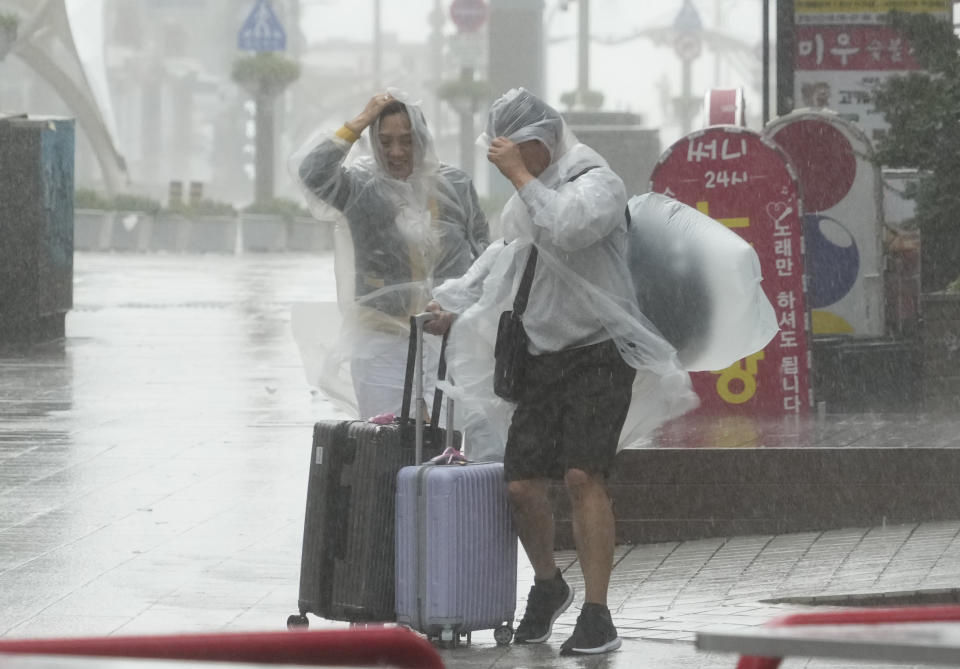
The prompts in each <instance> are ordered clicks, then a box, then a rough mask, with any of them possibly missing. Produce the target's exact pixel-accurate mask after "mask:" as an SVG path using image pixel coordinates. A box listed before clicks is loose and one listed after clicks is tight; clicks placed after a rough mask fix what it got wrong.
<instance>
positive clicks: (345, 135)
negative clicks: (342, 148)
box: [335, 126, 360, 142]
mask: <svg viewBox="0 0 960 669" xmlns="http://www.w3.org/2000/svg"><path fill="white" fill-rule="evenodd" d="M335 134H336V136H337V137H339V138H340V139H345V140H347V141H348V142H355V141H357V140H358V139H360V135H358V134H357V133H355V132H354V131H353V130H351V129H350V128H348V127H347V126H342V127H341V128H340V129H339V130H337V132H336V133H335Z"/></svg>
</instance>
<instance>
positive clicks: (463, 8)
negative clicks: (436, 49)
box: [450, 0, 487, 33]
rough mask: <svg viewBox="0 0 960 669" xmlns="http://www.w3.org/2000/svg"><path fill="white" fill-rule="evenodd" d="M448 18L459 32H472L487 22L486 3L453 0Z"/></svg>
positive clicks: (479, 0) (478, 0)
mask: <svg viewBox="0 0 960 669" xmlns="http://www.w3.org/2000/svg"><path fill="white" fill-rule="evenodd" d="M450 18H451V19H453V23H454V25H456V26H457V29H458V30H459V31H460V32H462V33H471V32H474V31H475V30H477V29H478V28H480V26H482V25H483V23H484V21H486V20H487V3H486V2H484V0H453V4H451V5H450Z"/></svg>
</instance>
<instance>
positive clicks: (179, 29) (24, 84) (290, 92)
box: [0, 0, 773, 206]
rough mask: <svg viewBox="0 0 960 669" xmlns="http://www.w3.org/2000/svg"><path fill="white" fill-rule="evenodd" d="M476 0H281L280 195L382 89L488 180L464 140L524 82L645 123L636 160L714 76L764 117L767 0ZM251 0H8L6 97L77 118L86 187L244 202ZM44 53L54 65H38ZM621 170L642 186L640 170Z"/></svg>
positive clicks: (713, 83) (750, 117)
mask: <svg viewBox="0 0 960 669" xmlns="http://www.w3.org/2000/svg"><path fill="white" fill-rule="evenodd" d="M458 2H461V3H462V4H463V5H472V4H474V3H473V2H464V1H463V0H458ZM475 2H477V3H479V5H481V6H483V8H484V10H485V14H484V16H483V18H482V20H481V21H479V25H477V26H474V27H469V28H467V29H465V28H464V26H463V25H459V26H458V22H457V21H455V20H454V17H453V15H454V14H455V11H453V10H452V6H451V5H452V4H456V3H452V2H451V1H450V0H407V1H405V2H403V3H389V2H387V3H382V2H381V0H272V2H271V5H272V8H273V10H274V12H275V14H276V17H277V18H278V20H279V21H280V22H281V24H282V25H283V27H284V29H285V31H286V35H287V43H286V51H285V53H284V55H285V56H287V57H288V58H291V59H294V60H296V61H298V62H299V63H300V66H301V75H300V78H299V79H298V80H297V81H296V82H295V83H294V84H293V85H292V86H290V87H289V88H288V89H287V91H286V92H285V93H284V94H283V95H282V97H281V98H280V99H279V100H278V102H277V106H276V110H275V113H276V129H277V143H276V146H277V157H276V160H277V170H276V172H277V175H278V179H277V188H276V190H277V195H281V196H287V197H297V192H296V189H295V188H294V186H293V184H292V182H291V180H290V179H289V177H288V176H287V173H286V168H285V164H284V163H285V159H286V156H288V155H289V154H290V153H291V152H292V151H293V150H294V149H295V148H296V147H297V146H299V144H300V143H301V142H303V141H304V140H305V139H306V138H307V137H308V136H309V135H310V134H311V133H313V132H315V131H317V130H320V129H328V128H332V127H335V126H337V125H339V124H340V123H342V122H343V121H344V120H346V119H348V118H351V117H352V116H353V115H355V114H356V113H357V112H358V111H359V110H360V109H362V107H363V105H364V104H365V102H366V101H367V100H368V99H369V97H370V95H371V94H372V93H373V92H375V91H376V90H378V89H380V88H383V87H385V86H388V85H389V86H396V87H399V88H402V89H404V90H406V91H408V92H410V93H411V94H412V95H413V96H414V97H416V98H419V99H421V100H422V101H423V103H424V109H425V110H426V112H427V114H428V117H429V121H430V123H431V126H432V128H433V130H434V133H435V135H436V138H437V147H438V152H439V154H440V157H441V159H442V160H445V161H447V162H451V163H455V164H461V163H462V162H463V161H464V160H465V161H466V162H469V163H471V164H470V165H466V166H465V167H466V168H467V169H471V170H472V171H474V172H475V173H476V179H477V183H478V187H479V188H480V190H481V192H484V193H486V192H487V190H488V182H489V173H488V171H487V170H486V169H485V167H484V162H483V156H482V155H479V153H480V152H476V153H475V154H474V155H472V156H471V155H467V154H466V152H467V151H468V149H469V148H470V147H471V146H472V137H465V136H464V135H465V134H466V133H473V135H474V136H475V135H476V134H478V133H479V132H480V131H481V130H482V127H481V125H482V122H483V111H484V110H485V109H486V106H487V104H488V103H489V101H490V100H491V99H492V97H495V96H497V95H499V94H501V93H503V92H504V90H505V89H506V87H509V86H513V85H524V86H526V87H527V88H530V89H532V90H534V91H535V92H537V93H539V94H541V95H543V96H544V97H546V99H547V100H548V101H549V102H551V103H552V104H554V105H555V106H557V107H558V108H560V109H563V110H570V111H572V112H576V113H579V116H577V117H576V123H577V124H579V125H578V127H579V126H582V125H583V124H584V123H587V122H588V121H589V120H590V119H594V121H595V122H596V123H597V124H601V125H602V124H603V123H608V122H610V121H611V119H616V118H620V119H623V118H626V119H628V120H629V125H630V127H631V128H632V129H633V131H636V132H640V133H641V134H640V135H637V138H636V140H635V141H633V143H632V144H631V146H636V147H639V148H638V149H637V150H641V149H642V150H643V151H644V152H646V153H650V154H651V155H652V158H651V157H650V156H645V157H642V159H641V160H639V163H641V164H643V165H648V166H649V164H651V162H652V160H655V158H656V154H658V153H659V151H660V150H661V149H662V148H663V147H665V146H668V145H669V144H670V143H671V142H672V141H674V140H675V139H677V138H679V137H680V136H681V135H682V134H683V132H684V131H685V130H688V129H689V128H690V127H694V128H695V127H699V125H698V124H700V123H701V119H700V118H699V115H700V113H701V108H702V100H703V95H704V92H705V91H707V90H709V89H711V88H718V87H719V88H724V87H725V88H735V87H742V88H743V89H744V91H745V98H746V101H747V102H746V107H745V111H746V125H747V126H748V127H753V128H756V129H759V127H760V125H761V119H760V112H761V104H760V102H761V100H760V95H761V90H762V87H761V55H762V54H761V34H762V25H761V12H760V5H761V3H760V2H758V1H757V0H664V2H661V3H657V4H656V5H655V6H654V5H652V3H638V2H635V1H634V0H592V1H590V0H487V1H486V2H484V1H483V0H475ZM254 5H255V0H0V15H3V14H8V15H9V14H14V15H17V16H18V17H19V19H20V26H19V33H20V34H19V37H18V38H17V40H16V41H15V42H14V43H13V45H12V47H8V51H9V53H6V52H5V51H4V49H2V48H0V110H2V111H4V112H7V113H15V112H29V113H30V114H62V115H67V116H77V117H78V127H77V162H76V181H77V185H78V187H85V188H93V189H98V190H108V191H109V190H113V191H123V192H131V193H137V194H143V195H148V196H151V197H154V198H156V199H159V200H161V201H162V200H164V199H165V197H166V193H167V189H168V184H169V183H170V182H171V181H182V182H184V183H187V182H200V183H203V184H204V188H205V193H204V194H205V196H207V197H210V198H213V199H217V200H222V201H226V202H231V203H233V204H235V205H240V206H242V205H244V204H246V203H249V202H250V201H251V199H252V197H253V151H254V137H253V132H254V124H253V119H254V104H253V101H252V100H251V99H250V98H249V96H248V95H247V94H246V93H245V92H244V91H243V90H242V89H241V88H240V87H239V86H238V85H237V84H236V83H234V82H233V81H232V80H231V76H230V72H231V67H232V64H233V62H234V61H235V60H236V59H237V58H238V57H240V56H243V55H248V54H245V53H244V52H242V51H239V50H238V48H237V33H238V30H239V29H240V26H241V25H242V24H243V21H244V19H245V18H246V16H247V15H248V14H249V13H250V11H251V9H252V8H253V7H254ZM466 9H468V10H469V9H470V7H467V8H466ZM585 18H586V19H587V23H586V25H585V24H584V19H585ZM64 23H66V25H64ZM57 35H59V38H58V37H57ZM71 40H72V42H73V43H72V44H71ZM73 47H75V52H76V57H73V56H72V54H70V50H71V48H73ZM771 48H773V47H771ZM42 54H46V56H47V60H49V61H50V62H52V63H53V64H54V65H55V66H56V67H54V68H53V70H57V69H58V68H59V70H61V72H60V73H59V75H58V74H57V73H56V72H54V73H51V71H50V67H46V68H45V67H44V66H41V65H38V63H39V61H40V60H43V58H42V57H41V55H42ZM4 55H5V57H3V56H4ZM71 58H73V60H74V61H76V60H79V61H80V62H81V65H82V67H83V73H82V75H81V74H80V71H79V70H78V69H77V66H76V64H73V65H71V64H70V61H71ZM84 76H85V78H86V84H84V83H83V81H82V79H83V78H84ZM65 80H66V81H70V80H72V81H74V84H75V85H76V87H77V89H78V90H80V91H85V93H84V94H85V95H86V97H87V99H88V100H93V101H94V103H95V104H94V105H92V106H94V107H95V108H96V112H97V114H98V115H99V118H97V119H91V118H85V117H83V118H81V116H80V114H79V113H78V111H77V109H76V107H77V96H78V95H80V94H79V93H76V94H73V95H71V94H70V93H69V92H68V93H65V91H64V86H65V84H63V83H62V82H63V81H65ZM458 82H460V83H458ZM463 82H468V83H463ZM501 89H503V90H501ZM583 93H587V94H588V95H583ZM465 105H466V106H465ZM604 113H609V114H612V116H603V114H604ZM97 127H99V128H101V129H102V132H100V134H101V135H103V134H105V135H106V136H108V137H109V140H110V141H109V142H108V143H105V142H104V138H103V137H102V136H97V137H95V135H97V132H98V131H97V130H96V128H97ZM641 135H642V136H641ZM465 139H469V140H470V141H464V140H465ZM597 141H601V142H602V140H601V139H598V140H597ZM598 148H599V147H598ZM644 169H648V167H644V168H642V169H641V172H642V171H643V170H644ZM107 172H109V174H108V173H107ZM623 176H624V177H625V179H627V181H628V182H630V183H631V184H633V185H634V188H640V187H641V186H640V184H643V183H645V182H646V178H647V177H646V176H645V175H644V174H642V173H640V172H638V173H637V174H634V175H623Z"/></svg>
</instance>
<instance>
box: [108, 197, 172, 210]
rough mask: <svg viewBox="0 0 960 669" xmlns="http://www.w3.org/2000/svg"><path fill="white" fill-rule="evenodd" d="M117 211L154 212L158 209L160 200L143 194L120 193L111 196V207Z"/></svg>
mask: <svg viewBox="0 0 960 669" xmlns="http://www.w3.org/2000/svg"><path fill="white" fill-rule="evenodd" d="M112 209H116V210H117V211H142V212H145V213H148V214H156V213H157V212H158V211H160V202H158V201H157V200H154V199H153V198H149V197H146V196H144V195H133V194H131V193H120V194H118V195H116V196H114V198H113V207H112Z"/></svg>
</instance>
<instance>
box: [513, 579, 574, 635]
mask: <svg viewBox="0 0 960 669" xmlns="http://www.w3.org/2000/svg"><path fill="white" fill-rule="evenodd" d="M572 601H573V588H571V587H570V586H569V585H567V582H566V581H564V580H563V576H562V575H561V574H560V570H559V569H557V575H556V576H554V577H553V578H551V579H549V580H547V581H539V580H534V582H533V587H532V588H530V594H529V595H527V609H526V611H524V612H523V619H522V620H521V621H520V624H519V625H517V631H516V632H515V633H514V635H513V642H514V643H543V642H544V641H546V640H547V639H549V638H550V634H551V632H553V623H554V621H556V619H557V618H558V617H559V616H560V614H561V613H563V612H564V611H566V610H567V607H568V606H570V602H572Z"/></svg>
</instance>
